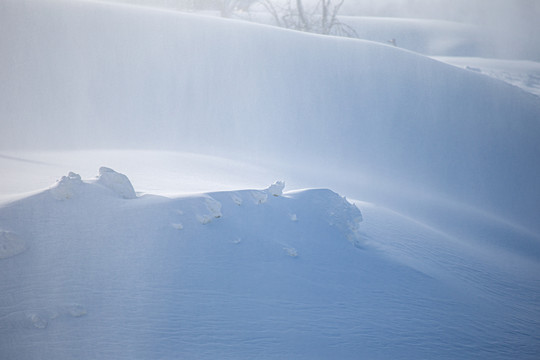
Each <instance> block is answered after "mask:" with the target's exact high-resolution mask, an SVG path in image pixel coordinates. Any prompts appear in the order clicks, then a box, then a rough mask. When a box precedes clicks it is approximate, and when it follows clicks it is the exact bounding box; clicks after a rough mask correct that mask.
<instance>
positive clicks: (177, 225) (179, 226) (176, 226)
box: [171, 223, 184, 230]
mask: <svg viewBox="0 0 540 360" xmlns="http://www.w3.org/2000/svg"><path fill="white" fill-rule="evenodd" d="M171 225H172V227H173V228H175V229H176V230H182V229H183V228H184V225H182V224H180V223H175V224H171Z"/></svg>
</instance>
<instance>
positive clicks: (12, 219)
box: [0, 168, 540, 359]
mask: <svg viewBox="0 0 540 360" xmlns="http://www.w3.org/2000/svg"><path fill="white" fill-rule="evenodd" d="M99 173H100V175H99V176H98V177H97V178H94V179H91V180H81V178H80V176H79V175H78V174H75V173H70V174H68V176H64V177H62V178H61V179H60V180H59V181H58V182H57V183H56V184H53V185H52V186H51V187H50V188H49V189H47V190H44V191H42V192H39V193H36V194H35V195H33V196H29V197H26V198H24V199H21V200H18V201H15V202H10V203H7V204H6V203H5V204H4V205H3V206H2V207H1V208H0V228H1V229H2V232H1V236H0V241H1V244H2V246H1V247H0V248H1V249H2V250H1V252H0V254H1V255H2V257H1V258H0V271H1V272H2V274H3V276H2V278H1V279H0V289H1V290H2V294H3V296H2V297H1V298H0V299H1V303H0V304H1V306H0V312H1V313H0V319H2V320H1V321H0V334H1V335H2V336H0V345H1V346H0V347H1V348H2V352H3V356H6V358H10V359H35V358H56V359H63V358H66V359H68V358H96V357H98V358H115V359H133V358H164V359H173V358H198V359H209V358H216V357H219V358H224V359H233V358H234V359H238V358H253V357H257V358H263V359H273V358H283V357H292V358H299V359H308V358H309V359H312V358H340V359H356V358H358V357H368V358H381V359H388V358H395V357H400V358H410V359H417V358H433V357H436V358H441V359H446V358H448V359H451V358H455V357H456V355H457V356H459V357H460V358H471V359H472V358H482V357H486V356H489V357H490V358H495V359H496V358H501V359H502V358H508V357H511V356H519V357H520V358H523V359H526V358H531V359H532V358H534V357H535V356H536V354H537V351H538V344H539V339H538V338H537V337H536V335H535V329H536V328H537V327H538V325H539V324H538V320H539V319H540V318H539V315H540V314H539V309H538V306H537V305H538V304H537V301H536V297H537V294H538V287H537V285H538V280H539V279H538V274H539V273H540V272H539V271H538V270H540V269H539V265H540V264H539V263H538V259H535V260H532V259H530V258H528V257H527V256H524V255H522V254H521V255H519V254H516V253H513V252H511V251H505V252H501V251H500V250H497V251H496V252H495V254H496V256H494V255H493V254H492V253H490V252H489V251H490V250H493V247H492V245H488V246H482V247H477V246H473V245H471V244H467V243H464V242H460V241H457V240H456V239H448V238H446V237H445V235H444V234H442V233H440V232H436V231H434V230H433V229H430V228H428V227H425V226H423V225H422V224H418V223H415V222H412V221H411V220H410V219H407V218H404V217H403V216H401V215H399V214H396V213H392V212H390V211H388V210H385V209H383V208H379V207H376V206H373V205H370V204H367V203H358V206H359V207H360V208H361V209H362V212H360V210H359V209H358V207H357V206H355V205H352V204H351V203H349V202H348V201H347V200H345V199H344V198H342V197H340V196H338V195H337V194H336V193H334V192H332V191H330V190H325V189H311V190H301V191H293V192H285V193H282V186H283V184H280V183H275V184H274V185H272V186H270V187H269V188H267V189H265V190H250V189H248V190H238V191H226V192H215V193H202V194H196V195H195V194H194V195H190V196H187V195H186V196H180V197H163V196H156V195H150V194H147V195H143V196H139V197H136V198H132V197H131V196H128V198H126V196H124V195H125V194H126V193H130V192H131V191H132V189H133V188H132V186H131V183H130V182H129V180H128V179H127V178H126V177H125V176H124V175H122V174H119V173H117V172H115V171H114V170H112V169H107V168H101V169H100V171H99ZM104 179H107V180H104ZM110 184H115V185H114V186H111V185H110ZM120 184H121V185H120ZM363 213H364V214H365V215H363ZM363 217H366V221H367V223H366V224H365V223H364V222H362V220H363ZM365 225H367V226H365ZM497 257H503V258H504V262H502V263H503V264H505V265H503V266H501V261H500V259H498V258H497Z"/></svg>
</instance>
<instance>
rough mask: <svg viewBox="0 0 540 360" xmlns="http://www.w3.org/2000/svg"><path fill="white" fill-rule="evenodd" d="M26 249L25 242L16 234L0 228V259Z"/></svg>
mask: <svg viewBox="0 0 540 360" xmlns="http://www.w3.org/2000/svg"><path fill="white" fill-rule="evenodd" d="M26 249H27V247H26V243H25V242H24V240H23V239H21V238H20V237H19V236H17V234H15V233H13V232H11V231H3V230H0V259H6V258H8V257H12V256H15V255H18V254H20V253H22V252H24V251H25V250H26Z"/></svg>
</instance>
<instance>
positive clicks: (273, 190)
mask: <svg viewBox="0 0 540 360" xmlns="http://www.w3.org/2000/svg"><path fill="white" fill-rule="evenodd" d="M284 188H285V182H283V181H276V182H275V183H273V184H272V185H270V187H268V189H266V191H267V192H268V193H269V194H270V195H272V196H281V195H283V189H284Z"/></svg>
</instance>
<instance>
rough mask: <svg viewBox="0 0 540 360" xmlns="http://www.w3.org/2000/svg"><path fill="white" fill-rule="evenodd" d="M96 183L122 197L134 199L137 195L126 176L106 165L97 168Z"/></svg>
mask: <svg viewBox="0 0 540 360" xmlns="http://www.w3.org/2000/svg"><path fill="white" fill-rule="evenodd" d="M96 183H98V184H100V185H103V186H105V187H107V188H109V189H111V190H112V191H113V192H114V193H116V194H117V195H119V196H120V197H122V198H124V199H135V198H136V197H137V195H136V194H135V190H134V189H133V185H131V182H130V181H129V179H128V177H127V176H126V175H124V174H120V173H118V172H116V171H114V170H113V169H109V168H107V167H101V168H99V176H98V179H97V181H96Z"/></svg>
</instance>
